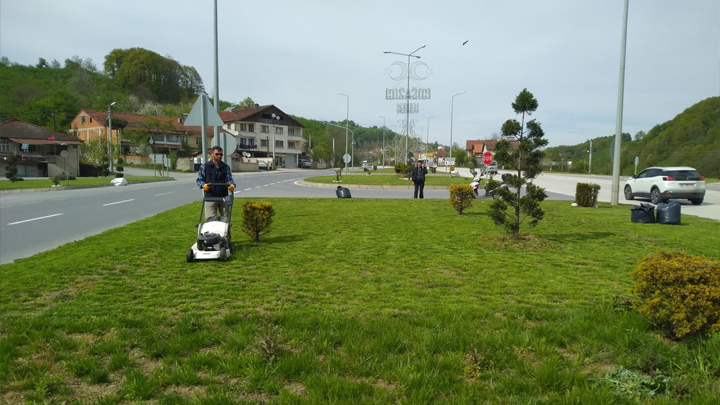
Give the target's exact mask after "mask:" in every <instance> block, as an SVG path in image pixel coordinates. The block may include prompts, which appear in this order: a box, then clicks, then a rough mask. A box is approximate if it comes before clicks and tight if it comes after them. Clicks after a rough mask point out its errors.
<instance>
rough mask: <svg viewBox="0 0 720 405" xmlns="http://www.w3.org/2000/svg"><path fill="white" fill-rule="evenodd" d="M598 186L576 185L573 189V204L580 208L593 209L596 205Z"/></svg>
mask: <svg viewBox="0 0 720 405" xmlns="http://www.w3.org/2000/svg"><path fill="white" fill-rule="evenodd" d="M598 191H600V185H599V184H593V183H578V184H577V186H576V187H575V203H577V205H578V206H580V207H594V206H595V204H596V203H597V197H598Z"/></svg>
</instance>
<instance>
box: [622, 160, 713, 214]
mask: <svg viewBox="0 0 720 405" xmlns="http://www.w3.org/2000/svg"><path fill="white" fill-rule="evenodd" d="M635 197H645V198H648V197H649V198H650V201H652V203H653V204H659V203H661V202H665V201H667V200H669V199H671V198H680V199H688V200H690V202H691V203H693V204H694V205H700V204H702V202H703V199H704V198H705V177H703V176H701V175H700V173H698V171H697V170H695V169H693V168H692V167H685V166H676V167H648V168H647V169H645V170H643V171H641V172H640V174H638V175H637V176H632V177H631V178H629V179H628V181H627V182H625V199H626V200H632V199H634V198H635Z"/></svg>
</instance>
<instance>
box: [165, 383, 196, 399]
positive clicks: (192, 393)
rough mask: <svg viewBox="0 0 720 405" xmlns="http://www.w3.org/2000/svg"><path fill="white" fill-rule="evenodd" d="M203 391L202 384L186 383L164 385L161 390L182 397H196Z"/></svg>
mask: <svg viewBox="0 0 720 405" xmlns="http://www.w3.org/2000/svg"><path fill="white" fill-rule="evenodd" d="M203 391H205V386H202V385H194V386H191V387H188V386H186V385H171V386H169V387H165V389H164V390H163V392H165V393H166V394H176V395H180V396H181V397H184V398H197V397H198V396H200V394H202V392H203Z"/></svg>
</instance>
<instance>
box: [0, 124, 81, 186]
mask: <svg viewBox="0 0 720 405" xmlns="http://www.w3.org/2000/svg"><path fill="white" fill-rule="evenodd" d="M82 143H83V142H82V141H81V140H78V139H77V138H75V137H73V136H70V135H68V134H63V133H61V132H55V131H51V130H49V129H45V128H42V127H39V126H37V125H33V124H30V123H28V122H25V121H20V120H16V119H11V120H7V121H5V122H3V123H2V124H0V173H2V174H3V175H4V174H5V172H6V160H7V157H8V156H10V155H15V156H17V157H18V163H17V169H18V172H17V175H18V176H20V177H55V176H57V175H60V174H62V173H68V174H71V175H74V176H77V175H78V173H79V171H80V163H79V162H80V147H79V146H80V145H81V144H82ZM63 152H64V153H63Z"/></svg>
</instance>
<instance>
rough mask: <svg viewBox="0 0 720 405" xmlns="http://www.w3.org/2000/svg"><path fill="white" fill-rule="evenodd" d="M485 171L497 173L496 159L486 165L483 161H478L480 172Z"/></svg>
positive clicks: (483, 172)
mask: <svg viewBox="0 0 720 405" xmlns="http://www.w3.org/2000/svg"><path fill="white" fill-rule="evenodd" d="M486 171H487V172H488V174H497V172H498V163H497V162H496V161H493V162H491V163H490V164H489V165H487V166H485V164H484V163H480V174H485V172H486Z"/></svg>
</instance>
